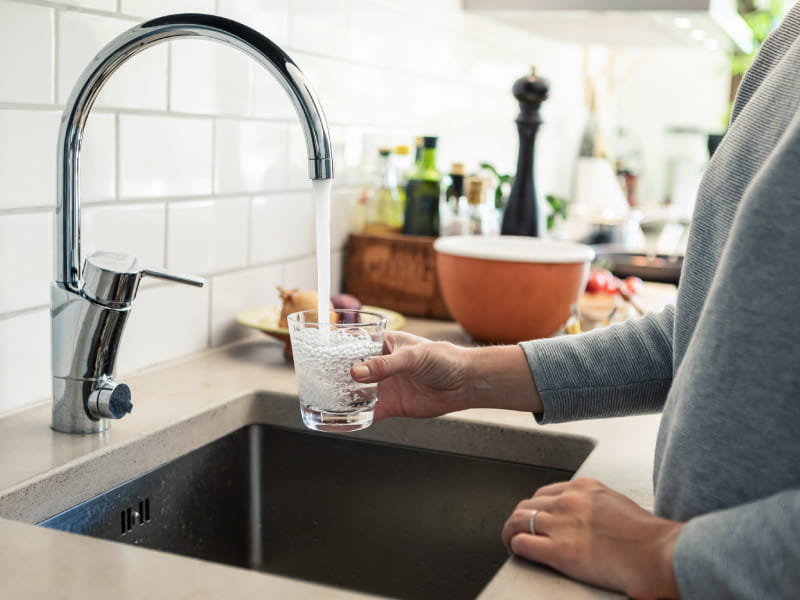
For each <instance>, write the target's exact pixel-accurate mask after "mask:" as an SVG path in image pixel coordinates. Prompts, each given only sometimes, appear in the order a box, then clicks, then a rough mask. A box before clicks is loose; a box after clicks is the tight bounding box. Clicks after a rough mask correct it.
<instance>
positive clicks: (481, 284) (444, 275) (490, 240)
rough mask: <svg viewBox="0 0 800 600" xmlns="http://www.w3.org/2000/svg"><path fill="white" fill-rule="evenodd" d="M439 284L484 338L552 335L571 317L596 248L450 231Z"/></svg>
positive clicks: (471, 330)
mask: <svg viewBox="0 0 800 600" xmlns="http://www.w3.org/2000/svg"><path fill="white" fill-rule="evenodd" d="M433 247H434V249H435V250H436V268H437V271H438V277H439V285H440V286H441V288H442V295H443V296H444V301H445V304H447V308H448V309H449V310H450V314H452V315H453V318H455V320H456V321H458V322H459V324H460V325H461V326H462V327H463V328H464V329H465V330H466V332H467V333H468V334H469V335H470V336H472V338H473V339H474V340H476V341H478V342H486V343H502V344H514V343H517V342H520V341H523V340H531V339H536V338H543V337H550V336H552V335H554V334H555V333H557V332H558V331H559V330H560V329H561V328H562V327H563V326H564V324H565V323H566V321H567V319H568V318H569V316H570V307H571V305H572V304H574V303H576V302H577V301H578V298H579V297H580V295H581V292H582V291H583V289H584V287H585V285H586V278H587V277H588V274H589V264H590V263H591V261H592V259H593V258H594V251H593V250H592V249H591V248H590V247H589V246H585V245H582V244H573V243H570V242H556V241H551V240H543V239H539V238H532V237H518V236H452V237H442V238H439V239H437V240H436V242H435V243H434V246H433Z"/></svg>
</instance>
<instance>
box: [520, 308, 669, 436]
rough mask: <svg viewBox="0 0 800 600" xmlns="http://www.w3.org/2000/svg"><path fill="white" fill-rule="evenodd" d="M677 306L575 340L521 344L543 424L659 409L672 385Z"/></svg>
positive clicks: (556, 339)
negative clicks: (541, 409)
mask: <svg viewBox="0 0 800 600" xmlns="http://www.w3.org/2000/svg"><path fill="white" fill-rule="evenodd" d="M673 319H674V307H672V306H668V307H667V308H666V309H665V310H664V311H663V312H661V313H648V314H647V315H645V316H644V317H641V318H639V319H634V320H630V321H626V322H624V323H620V324H618V325H612V326H610V327H606V328H604V329H599V330H595V331H591V332H589V333H584V334H581V335H575V336H563V337H559V338H553V339H546V340H534V341H531V342H523V343H522V344H520V346H521V347H522V349H523V351H524V352H525V355H526V356H527V358H528V364H529V366H530V369H531V373H532V374H533V379H534V381H535V382H536V387H537V389H538V391H539V395H540V396H541V398H542V403H543V404H544V412H543V413H542V414H537V415H535V416H536V418H537V420H538V421H539V422H540V423H560V422H564V421H574V420H578V419H593V418H600V417H617V416H624V415H632V414H641V413H647V412H657V411H659V410H661V408H662V406H663V405H664V401H665V399H666V397H667V392H668V391H669V387H670V383H671V381H672V327H673Z"/></svg>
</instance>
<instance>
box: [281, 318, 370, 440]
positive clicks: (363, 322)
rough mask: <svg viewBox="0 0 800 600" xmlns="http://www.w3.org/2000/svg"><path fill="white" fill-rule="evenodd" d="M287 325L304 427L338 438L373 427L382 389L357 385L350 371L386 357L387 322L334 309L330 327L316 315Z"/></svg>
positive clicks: (293, 319)
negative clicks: (341, 433)
mask: <svg viewBox="0 0 800 600" xmlns="http://www.w3.org/2000/svg"><path fill="white" fill-rule="evenodd" d="M287 320H288V322H289V336H290V338H291V343H292V354H293V356H294V368H295V372H296V374H297V387H298V389H299V392H300V414H301V416H302V417H303V423H304V424H305V426H306V427H308V428H309V429H314V430H317V431H339V432H347V431H358V430H359V429H364V428H366V427H369V426H370V425H371V424H372V416H373V413H374V411H375V402H376V401H377V389H378V385H377V384H376V383H368V384H364V383H358V382H357V381H355V380H354V379H353V378H352V377H351V376H350V367H352V366H353V365H355V364H358V363H362V362H364V361H365V360H367V359H370V358H372V357H374V356H380V355H381V354H382V352H383V334H384V332H385V331H386V317H385V316H384V315H381V314H379V313H374V312H369V311H363V310H347V309H336V310H331V311H330V323H320V322H319V319H318V318H317V311H316V310H305V311H302V312H296V313H292V314H290V315H289V316H288V317H287Z"/></svg>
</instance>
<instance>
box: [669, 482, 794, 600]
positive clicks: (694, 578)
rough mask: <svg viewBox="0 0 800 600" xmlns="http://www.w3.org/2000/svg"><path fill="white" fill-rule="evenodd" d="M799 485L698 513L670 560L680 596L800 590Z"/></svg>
mask: <svg viewBox="0 0 800 600" xmlns="http://www.w3.org/2000/svg"><path fill="white" fill-rule="evenodd" d="M798 540H800V490H788V491H785V492H781V493H779V494H775V495H774V496H770V497H769V498H765V499H764V500H758V501H756V502H751V503H749V504H745V505H743V506H737V507H735V508H731V509H728V510H723V511H718V512H713V513H709V514H707V515H703V516H700V517H696V518H694V519H692V520H691V521H689V522H688V523H687V524H686V526H685V527H684V528H683V530H682V531H681V535H680V536H679V537H678V545H677V547H676V549H675V556H674V558H673V566H674V568H675V575H676V577H677V579H678V586H679V587H680V590H681V595H682V596H683V597H684V598H703V599H704V600H725V599H729V598H740V599H744V598H747V599H752V600H761V599H764V598H776V599H777V598H797V597H798V594H800V570H798V565H800V544H798Z"/></svg>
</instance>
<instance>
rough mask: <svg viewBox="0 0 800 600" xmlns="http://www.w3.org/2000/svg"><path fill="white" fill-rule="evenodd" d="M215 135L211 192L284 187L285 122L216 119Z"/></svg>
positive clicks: (252, 190)
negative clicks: (212, 187) (212, 190)
mask: <svg viewBox="0 0 800 600" xmlns="http://www.w3.org/2000/svg"><path fill="white" fill-rule="evenodd" d="M215 138H216V139H215V148H214V158H215V163H216V164H215V171H214V173H215V178H214V191H215V192H217V193H223V194H225V193H242V192H258V191H262V190H279V189H283V188H285V187H286V181H287V179H286V151H287V145H288V142H287V126H286V125H284V124H279V123H264V122H260V121H254V120H241V121H240V120H234V119H217V122H216V136H215Z"/></svg>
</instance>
